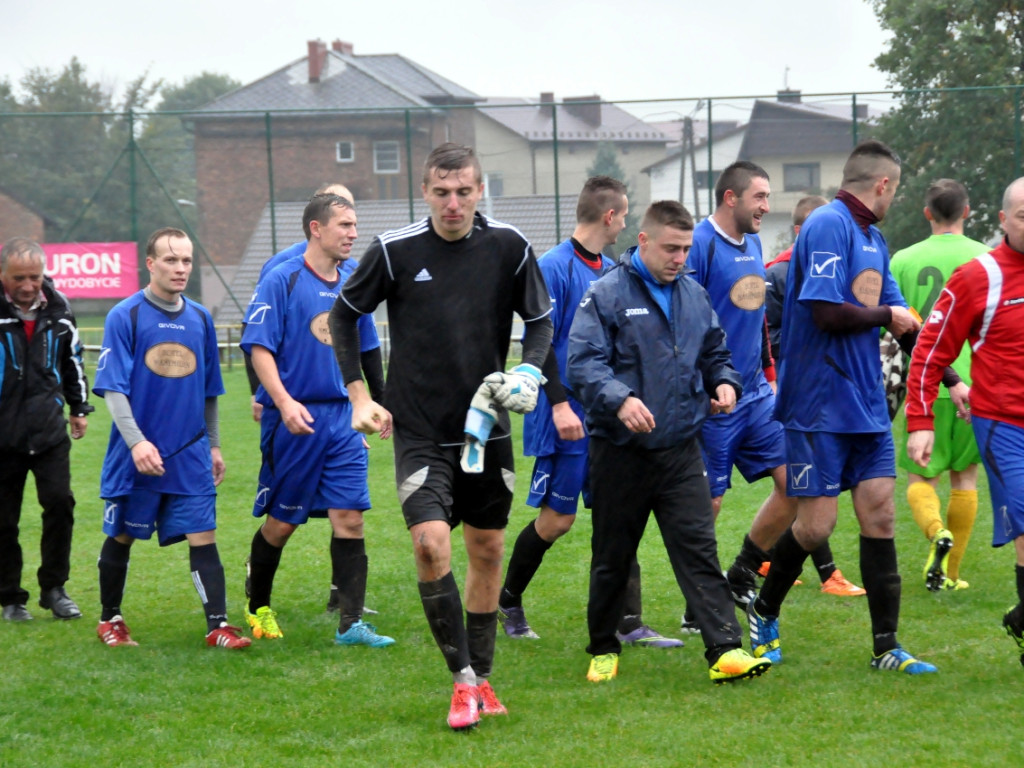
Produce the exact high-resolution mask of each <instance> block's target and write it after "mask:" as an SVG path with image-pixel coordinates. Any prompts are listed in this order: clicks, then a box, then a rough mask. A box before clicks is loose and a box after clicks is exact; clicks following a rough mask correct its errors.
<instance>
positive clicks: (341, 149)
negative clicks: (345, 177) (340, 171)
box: [334, 141, 356, 163]
mask: <svg viewBox="0 0 1024 768" xmlns="http://www.w3.org/2000/svg"><path fill="white" fill-rule="evenodd" d="M334 155H335V159H336V160H337V161H338V162H339V163H351V162H352V161H353V160H355V159H356V148H355V147H354V146H353V145H352V142H351V141H339V142H338V143H337V144H335V145H334Z"/></svg>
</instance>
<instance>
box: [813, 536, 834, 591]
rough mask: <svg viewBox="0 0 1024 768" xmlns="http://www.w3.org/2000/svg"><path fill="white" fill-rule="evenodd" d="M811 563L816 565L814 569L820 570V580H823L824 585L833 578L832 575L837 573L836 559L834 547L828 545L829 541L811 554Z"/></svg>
mask: <svg viewBox="0 0 1024 768" xmlns="http://www.w3.org/2000/svg"><path fill="white" fill-rule="evenodd" d="M811 561H812V562H813V563H814V567H815V568H817V569H818V578H819V579H821V583H822V584H824V583H825V582H826V581H828V580H829V579H830V578H832V574H833V573H835V572H836V564H835V562H834V561H835V558H834V557H833V555H832V547H830V546H829V545H828V541H826V542H825V543H824V544H822V545H821V546H820V547H818V548H817V549H816V550H814V551H813V552H811Z"/></svg>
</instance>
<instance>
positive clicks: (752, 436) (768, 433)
mask: <svg viewBox="0 0 1024 768" xmlns="http://www.w3.org/2000/svg"><path fill="white" fill-rule="evenodd" d="M774 413H775V396H774V395H768V396H767V397H758V398H754V399H751V400H748V401H744V400H740V402H739V404H738V405H737V407H736V409H735V410H734V411H733V412H732V413H728V414H720V415H718V416H712V417H711V418H709V419H708V420H707V421H705V422H704V427H703V429H702V430H701V450H702V452H703V454H704V466H705V467H707V470H708V484H709V485H710V486H711V498H713V499H717V498H718V497H719V496H723V495H725V492H726V491H727V490H728V489H729V488H731V487H732V468H733V466H735V467H736V469H738V470H739V471H740V474H742V475H743V479H744V480H746V481H747V482H748V483H753V482H754V481H755V480H760V479H761V478H762V477H768V475H770V474H771V473H772V471H773V470H774V469H775V468H776V467H781V466H782V465H783V464H785V463H786V453H785V447H786V441H785V436H784V435H783V431H784V430H783V428H782V424H781V423H780V422H778V421H776V419H775V415H774Z"/></svg>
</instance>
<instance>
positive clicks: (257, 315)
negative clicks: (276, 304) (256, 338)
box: [245, 304, 271, 325]
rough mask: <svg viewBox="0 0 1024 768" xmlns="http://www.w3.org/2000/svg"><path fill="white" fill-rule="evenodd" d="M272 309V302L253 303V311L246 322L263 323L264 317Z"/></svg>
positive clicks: (252, 323)
mask: <svg viewBox="0 0 1024 768" xmlns="http://www.w3.org/2000/svg"><path fill="white" fill-rule="evenodd" d="M270 309H271V306H270V304H255V305H253V308H252V312H250V313H249V319H248V320H246V321H245V322H246V323H248V324H249V325H262V324H263V320H264V318H266V316H267V312H269V311H270Z"/></svg>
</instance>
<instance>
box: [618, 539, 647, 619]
mask: <svg viewBox="0 0 1024 768" xmlns="http://www.w3.org/2000/svg"><path fill="white" fill-rule="evenodd" d="M643 612H644V609H643V593H642V592H641V591H640V563H638V562H637V559H636V558H635V557H634V558H633V562H632V563H630V564H629V579H628V580H627V581H626V600H625V603H624V604H623V607H622V618H621V619H619V634H620V635H628V634H629V633H630V632H632V631H633V630H635V629H639V628H640V627H641V626H643V623H644V619H643Z"/></svg>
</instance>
